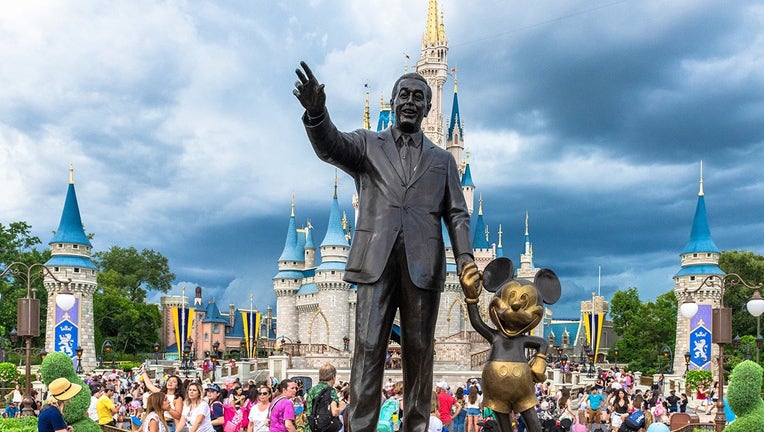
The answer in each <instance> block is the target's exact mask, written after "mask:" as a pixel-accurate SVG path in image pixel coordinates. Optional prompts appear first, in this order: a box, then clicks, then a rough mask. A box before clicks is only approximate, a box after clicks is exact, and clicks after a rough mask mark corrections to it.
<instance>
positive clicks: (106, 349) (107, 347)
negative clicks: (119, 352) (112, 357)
mask: <svg viewBox="0 0 764 432" xmlns="http://www.w3.org/2000/svg"><path fill="white" fill-rule="evenodd" d="M111 348H112V346H111V342H109V340H108V339H106V340H105V341H103V343H102V344H101V361H99V362H98V367H99V368H102V369H103V362H104V360H106V357H105V356H106V354H109V353H110V352H111Z"/></svg>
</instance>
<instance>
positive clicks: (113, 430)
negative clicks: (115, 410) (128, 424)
mask: <svg viewBox="0 0 764 432" xmlns="http://www.w3.org/2000/svg"><path fill="white" fill-rule="evenodd" d="M101 430H102V431H103V432H125V431H129V430H130V429H121V428H118V427H116V426H108V425H101Z"/></svg>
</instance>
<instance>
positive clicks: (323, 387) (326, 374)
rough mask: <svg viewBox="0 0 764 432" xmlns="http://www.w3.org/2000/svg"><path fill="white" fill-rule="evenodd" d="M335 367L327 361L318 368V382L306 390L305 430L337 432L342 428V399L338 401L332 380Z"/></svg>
mask: <svg viewBox="0 0 764 432" xmlns="http://www.w3.org/2000/svg"><path fill="white" fill-rule="evenodd" d="M336 378H337V369H335V368H334V366H332V365H331V364H329V363H326V364H324V365H323V366H321V367H320V368H319V369H318V381H319V382H318V384H316V385H315V386H313V387H311V389H310V390H308V397H307V400H306V403H305V405H306V411H305V412H306V417H307V419H308V424H307V425H306V426H305V431H306V432H338V431H339V430H340V429H341V428H342V422H340V418H339V415H340V412H341V411H342V408H344V401H342V402H340V397H339V395H338V394H337V390H335V389H334V382H335V380H336Z"/></svg>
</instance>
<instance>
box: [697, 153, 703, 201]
mask: <svg viewBox="0 0 764 432" xmlns="http://www.w3.org/2000/svg"><path fill="white" fill-rule="evenodd" d="M698 196H703V161H700V192H698Z"/></svg>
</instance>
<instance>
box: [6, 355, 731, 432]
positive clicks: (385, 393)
mask: <svg viewBox="0 0 764 432" xmlns="http://www.w3.org/2000/svg"><path fill="white" fill-rule="evenodd" d="M318 376H319V382H318V383H317V384H316V385H313V386H312V387H309V388H307V389H306V388H305V386H304V384H303V382H301V381H300V380H294V381H292V380H289V379H284V380H281V381H277V380H276V379H274V378H273V377H271V378H269V379H267V380H264V381H261V382H255V381H252V380H250V381H246V382H240V381H239V380H238V379H237V380H234V381H227V382H226V383H225V385H223V386H221V385H219V384H217V383H211V382H209V380H204V381H203V380H202V379H201V378H197V379H183V378H181V377H179V376H177V375H169V376H164V377H158V378H156V379H151V378H150V377H149V375H148V374H147V373H146V371H144V370H141V371H140V372H139V373H138V374H137V375H136V376H133V374H132V373H130V372H121V371H114V372H112V373H110V374H104V375H89V374H88V375H86V376H85V377H84V381H85V382H86V384H87V386H88V387H89V390H90V393H91V403H90V407H89V409H88V415H89V417H90V418H91V419H92V420H94V421H96V422H97V423H98V424H99V425H110V426H116V427H119V428H121V429H127V430H132V431H136V432H137V431H142V432H175V431H183V432H185V431H188V432H344V424H345V423H346V422H347V411H348V410H347V408H348V407H349V406H350V403H351V401H350V391H349V383H346V382H341V381H337V379H336V369H335V368H334V367H333V366H332V365H330V364H325V365H323V366H321V368H320V369H319V371H318ZM59 384H60V383H59ZM61 385H62V384H61ZM664 385H665V384H664V382H663V380H661V379H660V378H659V379H658V380H657V382H656V383H655V384H654V385H653V386H652V387H651V388H649V389H647V390H645V391H642V390H641V389H639V388H636V386H635V381H634V376H633V375H632V374H631V373H630V372H628V371H625V370H621V369H619V368H612V369H609V370H602V371H600V372H599V373H598V375H597V378H596V379H595V381H594V384H593V385H591V386H588V387H585V388H580V389H575V390H572V389H571V388H569V387H568V386H566V385H562V386H560V385H557V386H556V387H555V386H553V385H552V384H551V383H550V382H546V383H540V384H537V385H536V389H535V390H536V396H537V398H538V401H539V403H538V405H537V408H536V409H537V412H538V415H539V419H540V420H541V421H542V425H544V428H545V429H547V430H550V431H571V430H572V431H574V432H584V431H587V432H595V431H602V432H614V431H619V432H637V431H640V430H642V431H646V432H655V431H658V432H661V431H667V430H668V427H667V424H668V423H669V416H670V414H671V413H672V412H687V411H688V410H689V411H691V412H698V413H699V412H704V413H706V414H708V413H710V412H711V410H713V409H716V408H715V403H716V398H715V393H714V391H715V388H716V387H715V384H714V385H713V386H708V387H707V388H704V387H701V388H699V389H698V390H697V393H696V394H694V395H693V396H694V397H693V399H694V402H692V403H691V400H690V398H688V396H687V394H685V393H679V394H677V392H676V391H675V390H673V389H664ZM88 387H86V388H85V389H87V388H88ZM433 387H434V390H433V394H432V400H431V413H430V421H429V431H428V432H479V431H484V432H491V431H496V430H498V428H497V427H496V423H495V421H496V419H495V417H494V414H493V413H492V411H491V410H490V408H489V407H486V406H483V397H482V389H481V382H480V379H479V378H471V379H469V380H468V381H467V382H465V383H460V384H458V385H454V387H455V388H452V387H451V386H450V385H449V384H448V383H446V382H444V381H439V382H436V383H435V384H434V386H433ZM52 392H53V390H51V389H50V388H49V390H48V394H46V395H45V396H46V397H48V399H47V400H46V404H40V403H39V401H37V403H35V405H34V408H35V410H36V412H35V413H36V414H39V413H40V412H41V410H42V409H44V408H45V407H46V406H47V405H50V404H52V405H54V406H55V407H61V406H63V404H64V402H65V400H61V399H56V398H55V397H52V396H54V395H52ZM572 392H573V394H571V393H572ZM67 396H69V397H71V394H69V393H67ZM13 397H14V399H13V403H12V404H10V406H13V405H14V404H15V403H17V402H18V401H16V399H20V389H18V388H17V389H16V391H15V392H14V393H13ZM403 404H404V400H403V382H402V381H398V382H393V381H392V379H388V380H387V382H386V383H385V384H384V386H383V388H382V389H381V395H380V407H381V408H380V416H379V424H378V427H377V430H378V431H380V432H394V431H398V430H400V428H401V425H402V422H403V421H404V418H403V413H404V410H403ZM38 407H42V408H41V409H38ZM47 417H50V414H48V415H47ZM47 417H46V418H47ZM41 418H42V416H41ZM513 427H514V428H515V430H516V431H517V432H523V431H524V430H525V428H524V424H523V420H522V417H520V416H516V417H515V420H514V423H513Z"/></svg>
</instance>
